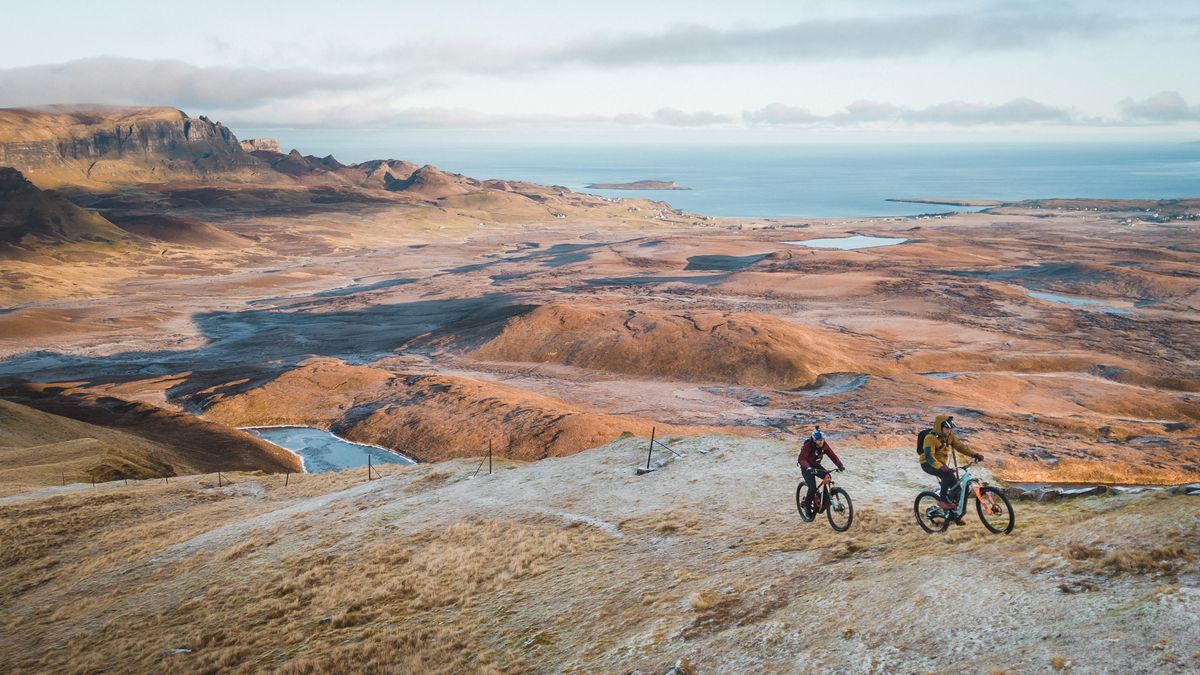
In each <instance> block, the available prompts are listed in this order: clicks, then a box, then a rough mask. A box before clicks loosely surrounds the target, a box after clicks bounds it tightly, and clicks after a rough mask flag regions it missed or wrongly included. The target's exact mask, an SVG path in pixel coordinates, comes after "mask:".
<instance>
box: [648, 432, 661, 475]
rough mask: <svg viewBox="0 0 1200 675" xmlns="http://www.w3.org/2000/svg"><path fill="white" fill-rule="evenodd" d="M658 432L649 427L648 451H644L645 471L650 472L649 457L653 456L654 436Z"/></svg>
mask: <svg viewBox="0 0 1200 675" xmlns="http://www.w3.org/2000/svg"><path fill="white" fill-rule="evenodd" d="M656 431H658V429H657V428H655V427H650V449H649V450H647V451H646V470H647V471H649V470H650V455H652V454H654V434H655V432H656Z"/></svg>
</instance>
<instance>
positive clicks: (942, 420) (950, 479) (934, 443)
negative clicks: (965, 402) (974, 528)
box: [921, 415, 983, 525]
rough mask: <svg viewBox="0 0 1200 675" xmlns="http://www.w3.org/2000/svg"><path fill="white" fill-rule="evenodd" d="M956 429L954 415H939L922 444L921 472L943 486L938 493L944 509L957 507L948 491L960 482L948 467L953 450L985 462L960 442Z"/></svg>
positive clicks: (979, 454) (981, 455) (959, 521)
mask: <svg viewBox="0 0 1200 675" xmlns="http://www.w3.org/2000/svg"><path fill="white" fill-rule="evenodd" d="M954 429H955V425H954V416H953V415H938V416H937V417H936V418H935V419H934V420H933V429H932V430H931V431H930V432H929V433H927V434H925V440H924V442H923V443H922V444H921V470H922V471H924V472H925V473H927V474H929V475H931V476H935V477H936V478H937V479H938V483H939V484H940V485H941V489H940V490H939V491H938V497H939V498H940V499H941V502H940V503H939V504H938V506H940V507H941V508H943V509H953V508H954V507H955V504H953V503H951V501H950V496H949V494H948V491H949V490H950V488H952V487H954V485H955V484H956V483H957V482H958V478H957V477H956V476H955V475H954V469H951V468H950V467H948V466H946V461H947V460H949V459H950V452H951V450H952V449H953V450H957V451H958V452H961V453H963V454H964V455H967V456H968V457H974V458H976V459H978V460H979V461H983V454H981V453H978V452H976V451H974V450H972V449H971V448H969V447H967V444H966V443H963V442H962V441H960V440H959V439H958V437H957V436H956V435H955V434H954ZM956 522H957V523H958V524H959V525H961V524H962V519H961V518H959V519H957V520H956Z"/></svg>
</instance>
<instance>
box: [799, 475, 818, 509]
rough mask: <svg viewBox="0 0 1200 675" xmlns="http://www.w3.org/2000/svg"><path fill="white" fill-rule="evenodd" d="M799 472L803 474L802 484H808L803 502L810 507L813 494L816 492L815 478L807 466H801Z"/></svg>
mask: <svg viewBox="0 0 1200 675" xmlns="http://www.w3.org/2000/svg"><path fill="white" fill-rule="evenodd" d="M800 473H802V474H804V484H805V485H807V486H808V491H807V492H805V493H804V504H805V506H807V507H809V508H810V509H811V508H812V500H813V495H815V494H816V493H817V479H816V476H815V473H814V471H813V470H812V469H809V468H807V467H801V468H800Z"/></svg>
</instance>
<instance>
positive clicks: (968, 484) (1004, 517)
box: [913, 459, 1016, 534]
mask: <svg viewBox="0 0 1200 675" xmlns="http://www.w3.org/2000/svg"><path fill="white" fill-rule="evenodd" d="M978 462H979V460H978V459H976V460H975V461H974V462H971V464H976V463H978ZM954 473H955V475H957V476H958V482H957V483H955V484H954V487H952V488H950V490H949V492H950V493H951V494H953V493H954V492H955V491H957V492H958V500H957V503H955V504H954V508H952V509H945V508H942V506H941V504H940V503H941V501H942V500H941V497H939V496H938V494H937V493H936V492H929V491H926V492H922V493H921V494H919V495H917V499H916V501H914V502H913V514H914V515H915V516H916V517H917V524H918V525H920V526H921V529H922V530H925V531H926V532H928V533H930V534H933V533H934V532H945V531H946V528H947V527H949V526H950V523H951V522H952V521H956V520H959V519H960V518H962V517H963V514H964V513H966V512H967V499H968V497H975V511H976V513H978V514H979V520H981V521H983V526H984V527H986V528H987V529H988V530H989V531H990V532H992V533H993V534H1008V533H1010V532H1012V531H1013V525H1014V524H1015V523H1016V516H1015V514H1014V513H1013V508H1012V504H1011V503H1009V501H1008V497H1005V496H1004V493H1003V492H1001V491H1000V490H998V489H997V488H995V487H993V486H991V485H988V484H987V483H985V482H983V481H981V480H979V479H978V478H976V477H975V476H973V475H971V472H970V470H969V469H968V468H967V467H962V473H961V475H960V474H959V467H958V466H957V465H956V466H955V467H954Z"/></svg>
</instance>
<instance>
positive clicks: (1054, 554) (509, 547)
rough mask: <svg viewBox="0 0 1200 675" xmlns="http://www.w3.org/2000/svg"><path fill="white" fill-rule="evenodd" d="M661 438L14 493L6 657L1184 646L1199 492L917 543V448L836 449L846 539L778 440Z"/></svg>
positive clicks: (153, 660) (503, 666)
mask: <svg viewBox="0 0 1200 675" xmlns="http://www.w3.org/2000/svg"><path fill="white" fill-rule="evenodd" d="M665 440H666V443H667V444H668V445H669V446H670V447H671V448H672V449H674V450H675V451H676V452H678V453H680V454H681V455H682V456H683V457H682V458H674V457H673V456H672V455H671V454H670V453H667V452H666V451H656V452H655V455H654V458H653V461H654V463H655V464H656V465H658V467H659V468H658V469H657V470H656V471H654V472H652V473H650V474H648V475H643V476H639V475H636V474H635V471H634V469H635V467H636V466H638V465H640V464H644V462H645V460H646V454H645V453H646V447H647V439H645V438H626V439H622V440H618V441H615V442H613V443H610V444H608V445H606V446H604V447H601V448H596V449H593V450H589V451H585V452H583V453H580V454H578V455H574V456H571V457H564V458H551V459H547V460H542V461H539V462H536V463H531V464H523V463H519V462H512V461H500V462H497V464H496V467H497V470H496V472H495V473H494V474H492V475H490V476H489V475H487V474H486V469H485V473H483V474H480V475H478V476H475V477H472V474H473V472H474V471H475V470H476V469H477V467H478V461H477V460H474V461H472V460H456V461H451V462H445V463H441V464H435V465H419V466H415V467H405V468H392V467H387V468H385V469H384V471H385V473H386V474H387V475H386V476H385V477H384V478H383V479H381V480H375V481H372V482H369V483H368V482H365V481H364V480H363V478H364V476H363V475H361V472H357V471H349V472H343V473H341V474H327V475H304V476H292V478H291V481H292V482H291V485H290V486H288V487H284V486H283V481H282V480H281V479H278V477H264V478H254V477H250V476H235V478H234V480H235V485H234V486H233V487H232V488H231V487H226V488H223V489H221V488H217V487H216V486H215V485H210V484H209V483H210V482H209V481H207V480H206V479H204V478H199V477H194V478H184V479H179V480H177V481H174V482H173V483H172V484H171V485H170V486H165V485H154V484H144V485H139V486H137V487H131V488H129V489H128V490H126V491H124V492H125V493H128V494H127V495H124V496H122V495H123V494H124V493H123V492H122V491H120V490H113V489H107V488H105V489H103V490H101V489H97V490H92V491H88V490H80V491H76V492H74V493H67V494H64V493H62V492H61V491H54V493H53V494H51V493H49V492H48V493H47V494H44V495H38V496H35V495H23V496H22V497H21V498H20V499H9V500H5V501H4V502H3V503H0V516H3V521H4V522H6V523H10V525H7V526H6V528H8V529H7V530H6V532H5V535H6V539H7V538H8V536H13V537H14V540H16V539H15V537H17V536H20V537H22V539H20V541H24V542H29V543H27V544H25V545H24V547H21V548H18V549H16V550H15V551H13V553H12V555H13V556H14V560H12V561H6V562H8V563H9V564H7V565H6V566H5V572H4V573H3V575H2V576H3V580H4V582H5V588H7V589H10V590H7V591H6V592H5V593H4V595H3V596H0V606H3V608H4V610H5V614H6V616H9V617H11V618H10V619H9V622H8V624H7V625H8V629H9V630H8V631H7V632H6V633H5V634H4V635H3V636H2V637H0V654H4V655H5V656H4V657H3V658H2V659H0V667H2V668H3V669H5V670H8V669H14V668H21V669H30V670H51V669H83V668H87V667H95V666H96V665H97V664H103V663H110V664H111V663H113V662H115V661H114V660H116V659H120V662H121V663H123V664H125V665H126V666H127V667H130V668H135V669H148V670H156V669H158V670H161V669H166V670H178V671H182V672H192V671H201V670H206V669H211V668H222V669H226V670H229V671H231V672H243V671H244V672H249V671H252V670H253V671H261V670H268V671H273V670H279V671H281V672H303V671H305V670H307V669H309V668H314V667H315V668H318V669H319V668H321V667H325V668H338V669H344V670H350V671H353V670H364V669H370V665H369V664H372V663H374V664H376V665H377V666H378V667H385V666H386V664H387V663H395V661H389V660H388V658H393V659H394V658H395V656H394V653H393V655H392V656H391V657H388V654H389V650H391V649H393V648H392V647H389V646H388V645H390V644H393V642H394V641H395V640H397V639H400V638H399V637H397V635H398V634H397V631H400V632H402V633H405V634H407V635H409V636H410V638H411V640H410V641H409V642H407V643H406V645H407V646H406V647H405V649H407V650H409V651H407V652H405V653H410V654H412V655H414V658H417V657H420V658H425V659H426V660H425V661H421V663H422V664H424V665H422V666H421V667H422V668H423V669H426V670H433V671H437V670H455V669H457V670H460V671H461V670H468V671H471V670H479V671H488V670H489V669H491V670H494V671H504V670H514V671H515V670H521V671H535V672H561V671H564V670H573V669H577V670H584V671H589V672H631V671H632V672H646V673H650V672H663V671H665V670H666V669H667V668H669V667H670V666H671V665H672V664H674V663H676V662H677V661H680V660H681V659H682V660H683V661H684V662H686V663H687V664H690V666H691V667H693V668H695V669H696V670H697V671H698V672H711V671H718V672H750V671H755V672H763V671H766V672H797V671H803V670H806V669H822V670H824V669H835V670H839V671H846V672H862V671H874V672H895V671H905V672H909V671H918V670H919V671H927V670H933V671H948V670H959V671H961V670H966V671H972V672H980V671H990V670H993V669H1000V670H1006V671H1011V672H1038V671H1047V670H1049V669H1051V668H1053V667H1055V664H1057V665H1058V666H1062V667H1069V668H1072V669H1073V670H1074V671H1075V672H1096V671H1110V670H1124V669H1132V670H1144V669H1147V668H1152V669H1154V670H1156V671H1158V672H1187V671H1194V669H1195V667H1196V666H1197V664H1200V654H1198V653H1197V652H1198V651H1200V628H1198V627H1197V624H1196V623H1195V621H1194V616H1195V614H1196V612H1197V610H1200V569H1198V566H1197V560H1198V559H1200V536H1198V535H1200V532H1198V528H1197V523H1198V522H1200V499H1196V498H1195V497H1188V496H1173V495H1167V494H1163V493H1155V494H1128V495H1118V496H1109V497H1100V498H1089V499H1081V500H1076V501H1071V502H1061V503H1052V504H1039V503H1032V502H1026V501H1021V502H1016V503H1015V504H1016V509H1017V529H1016V530H1015V531H1014V533H1013V534H1012V535H1009V536H996V535H990V534H987V533H986V531H985V530H984V529H983V527H982V525H980V524H979V523H978V522H977V521H975V520H973V516H971V517H969V518H968V524H967V525H966V526H964V527H962V528H955V529H953V530H951V531H950V532H948V533H946V534H943V535H938V536H930V535H926V534H924V533H922V532H921V531H920V530H918V528H917V527H916V525H915V523H914V522H913V520H912V515H911V503H912V502H911V500H912V497H913V496H914V495H915V493H916V492H917V491H919V490H921V489H926V488H928V487H930V483H931V481H930V480H929V479H928V477H927V476H925V475H924V474H923V473H921V471H920V470H919V468H918V466H917V465H916V463H915V461H914V458H913V457H911V456H910V454H911V453H910V451H909V450H907V449H891V450H867V449H860V448H854V447H838V448H837V449H838V452H839V455H840V456H841V457H842V459H843V460H844V461H845V463H846V464H847V466H848V471H847V472H845V473H843V474H839V475H837V480H838V482H839V484H841V485H842V486H844V487H845V488H846V489H847V490H848V491H849V492H850V494H851V495H852V497H853V498H854V502H855V506H856V509H857V515H856V520H855V523H854V525H853V527H852V528H851V530H850V531H849V532H848V533H846V534H837V533H834V532H833V531H832V530H831V529H830V528H829V526H828V524H827V523H825V522H824V521H823V520H818V521H816V522H815V523H812V524H803V523H801V522H800V521H799V519H798V518H797V516H796V514H795V506H794V501H793V496H794V490H795V486H796V483H797V481H798V479H799V472H798V471H797V470H796V469H795V464H794V462H795V451H796V446H795V445H794V444H792V443H785V442H779V441H767V440H758V439H736V438H730V437H726V436H715V435H710V436H699V437H686V438H678V439H671V438H667V439H665ZM668 457H670V458H671V459H669V460H668ZM980 473H981V474H982V473H984V472H980ZM117 500H124V501H119V513H120V514H121V517H120V518H116V517H112V516H108V517H107V519H99V518H100V513H101V512H102V511H103V510H104V509H105V508H108V504H109V503H110V501H112V502H113V503H118V502H117ZM93 512H94V513H95V514H96V518H97V520H95V521H90V522H85V521H86V519H87V514H89V513H93ZM38 514H43V515H42V516H39V515H38ZM39 517H52V518H54V519H55V522H59V523H72V524H73V525H72V526H70V527H65V528H62V527H60V528H57V529H54V528H50V529H52V530H53V531H45V529H46V528H42V529H39V530H37V531H34V530H35V528H37V520H38V518H39ZM21 527H25V528H26V529H24V530H21V531H15V530H14V529H13V528H17V529H19V528H21ZM42 545H44V547H43V548H39V546H42ZM68 577H72V578H74V579H75V581H73V582H71V583H66V582H65V579H66V578H68ZM114 615H120V616H121V617H122V620H121V621H119V622H114V621H111V620H110V619H109V617H111V616H114ZM164 617H165V618H164ZM243 626H254V628H253V629H252V630H247V629H244V628H242V627H243ZM433 626H437V627H438V628H437V629H436V631H435V632H433V633H430V632H429V631H433V630H434V629H433V628H432V627H433ZM437 631H441V632H437ZM422 636H424V637H422ZM439 636H440V637H439ZM405 639H409V638H405ZM68 646H70V649H67V647H68ZM176 646H184V647H187V648H189V649H192V650H193V651H192V652H191V653H180V654H172V655H169V656H164V655H162V653H161V652H162V650H164V649H168V648H174V647H176ZM451 646H453V649H454V650H455V651H454V656H451V655H450V652H449V651H446V650H450V649H451ZM71 654H75V656H74V657H72V656H71ZM426 657H427V658H426ZM464 659H465V660H464ZM1067 662H1069V666H1067V665H1064V664H1066V663H1067ZM339 664H341V665H340V666H339Z"/></svg>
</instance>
